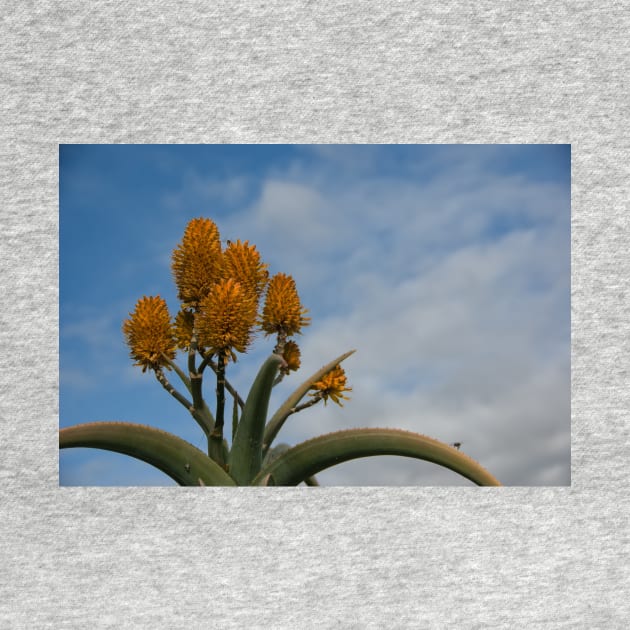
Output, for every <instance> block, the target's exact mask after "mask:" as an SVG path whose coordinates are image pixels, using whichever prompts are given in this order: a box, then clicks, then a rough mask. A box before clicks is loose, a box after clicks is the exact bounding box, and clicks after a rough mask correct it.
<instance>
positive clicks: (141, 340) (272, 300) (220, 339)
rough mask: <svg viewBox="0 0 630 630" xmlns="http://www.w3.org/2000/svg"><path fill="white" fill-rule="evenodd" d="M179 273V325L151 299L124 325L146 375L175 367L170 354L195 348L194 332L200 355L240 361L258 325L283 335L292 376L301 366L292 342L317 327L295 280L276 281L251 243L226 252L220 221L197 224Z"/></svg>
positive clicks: (188, 233) (183, 248)
mask: <svg viewBox="0 0 630 630" xmlns="http://www.w3.org/2000/svg"><path fill="white" fill-rule="evenodd" d="M171 269H172V272H173V277H174V279H175V284H176V285H177V297H178V298H179V300H180V301H181V308H180V310H179V312H178V313H177V316H176V317H175V320H174V321H173V322H171V321H170V319H169V316H168V310H167V308H166V303H165V302H164V300H162V299H161V298H159V297H158V298H143V299H142V300H140V301H139V302H138V305H137V308H136V312H135V313H133V314H132V317H131V319H130V320H128V321H125V323H124V326H123V329H124V332H125V334H126V335H127V342H128V344H129V346H130V347H131V349H132V356H133V358H134V359H135V360H136V361H137V362H138V363H137V364H138V365H142V366H143V370H146V368H147V367H152V368H155V367H157V366H160V365H168V363H165V360H164V357H163V356H162V354H164V355H166V357H168V358H169V359H172V358H174V354H175V351H176V350H177V349H181V350H184V351H185V350H188V349H190V346H191V342H192V339H193V335H196V339H197V342H198V347H199V349H200V350H202V351H206V352H209V353H211V354H220V355H222V356H223V357H229V358H231V359H233V360H236V355H235V354H234V353H235V351H236V352H245V351H246V350H247V348H248V346H249V345H250V344H251V341H252V339H253V335H254V328H255V326H256V325H257V324H258V325H259V326H260V328H262V330H263V331H264V332H265V333H266V334H268V335H270V334H277V335H278V345H277V346H276V348H277V349H278V350H277V351H278V352H282V353H283V355H284V356H285V361H286V364H287V365H286V367H285V368H284V370H285V372H288V371H289V370H297V369H298V368H299V366H300V350H299V348H298V346H297V344H296V343H295V342H293V341H287V338H288V337H291V336H293V335H295V334H298V333H300V332H301V329H302V327H303V326H307V325H308V324H309V323H310V318H309V317H306V316H305V314H306V313H307V312H308V311H307V310H306V309H305V308H304V307H303V306H302V304H301V302H300V298H299V296H298V293H297V289H296V287H295V281H294V280H293V278H292V277H291V276H289V275H286V274H283V273H279V274H277V275H275V276H274V277H273V278H271V280H270V279H269V271H268V265H267V264H265V263H263V262H262V261H261V257H260V254H259V252H258V251H257V249H256V247H255V246H254V245H250V244H249V241H244V242H241V241H240V240H238V241H236V242H230V241H228V244H227V247H226V248H225V249H224V250H222V247H221V237H220V234H219V230H218V228H217V226H216V224H215V223H214V221H212V220H211V219H206V218H203V217H199V218H195V219H192V220H191V221H190V222H189V223H188V225H187V226H186V229H185V231H184V235H183V237H182V240H181V242H180V243H179V244H178V245H177V246H176V247H175V249H174V250H173V253H172V258H171ZM265 292H266V293H265ZM263 295H265V302H264V306H263V308H262V313H261V314H260V315H259V303H260V301H261V299H262V297H263Z"/></svg>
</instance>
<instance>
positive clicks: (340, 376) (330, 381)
mask: <svg viewBox="0 0 630 630" xmlns="http://www.w3.org/2000/svg"><path fill="white" fill-rule="evenodd" d="M346 380H347V377H346V373H345V372H344V370H343V368H342V367H341V366H339V365H338V366H337V367H335V368H334V369H332V370H331V371H330V372H328V374H326V376H324V377H323V378H322V379H321V380H320V381H317V382H316V383H313V385H311V389H313V390H315V392H314V393H313V394H310V395H311V396H318V397H320V398H323V399H324V404H327V403H328V399H329V398H330V399H331V400H332V401H333V402H336V403H337V404H338V405H339V406H340V407H343V404H342V403H341V399H343V400H350V398H348V396H344V395H343V392H351V391H352V387H347V386H346Z"/></svg>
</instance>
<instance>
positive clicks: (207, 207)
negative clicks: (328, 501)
mask: <svg viewBox="0 0 630 630" xmlns="http://www.w3.org/2000/svg"><path fill="white" fill-rule="evenodd" d="M59 160H60V161H59V165H60V183H59V205H60V426H62V427H64V426H69V425H73V424H78V423H81V422H90V421H103V420H118V421H128V422H136V423H141V424H149V425H152V426H155V427H158V428H161V429H164V430H167V431H171V432H173V433H175V434H177V435H179V436H181V437H183V438H184V439H186V440H188V441H190V442H191V443H192V444H194V445H195V446H198V447H200V448H201V449H202V450H203V449H204V448H205V444H204V436H203V434H202V433H201V430H200V429H199V428H198V426H197V424H196V423H195V422H194V420H192V418H191V417H190V416H189V415H188V414H187V412H186V411H185V410H184V409H183V407H181V406H180V405H179V403H177V402H176V401H175V400H174V399H173V398H171V397H170V396H169V395H168V394H167V393H166V392H165V391H164V390H163V389H162V388H161V386H160V385H159V384H158V383H157V381H156V380H155V378H154V377H153V376H152V375H151V374H150V373H148V372H147V373H144V374H143V373H142V371H141V370H140V368H134V367H133V366H132V361H131V360H130V359H129V352H128V348H127V346H126V345H125V343H124V338H123V335H122V332H121V326H122V322H123V320H124V319H125V318H126V317H127V316H128V313H129V312H131V311H132V310H133V309H134V307H135V303H136V300H137V299H138V298H140V297H141V296H143V295H161V296H162V297H163V298H164V299H165V300H166V301H167V303H168V305H169V308H170V310H171V313H172V314H173V315H174V314H175V313H176V312H177V310H178V308H179V304H178V301H177V299H176V290H175V286H174V283H173V280H172V276H171V271H170V257H171V252H172V250H173V248H174V247H175V246H176V245H177V243H178V242H179V241H180V239H181V236H182V234H183V231H184V228H185V226H186V224H187V223H188V221H189V220H190V219H192V218H194V217H199V216H205V217H210V218H212V219H213V220H214V221H215V222H216V224H217V226H218V228H219V230H220V232H221V236H222V238H224V239H230V240H236V239H239V238H240V239H241V240H249V241H250V243H254V244H255V245H256V246H257V248H258V250H259V251H260V252H261V255H262V257H263V259H264V260H265V261H266V262H267V263H268V264H269V267H270V272H271V273H272V274H273V273H277V272H284V273H289V274H291V275H292V276H293V277H294V278H295V280H296V283H297V287H298V291H299V293H300V297H301V299H302V302H303V304H304V305H305V306H306V307H307V308H308V309H309V311H310V313H309V315H310V316H311V317H312V324H311V326H309V327H308V328H305V329H304V334H303V335H302V337H301V338H300V340H299V341H300V346H301V350H302V369H301V370H300V371H299V372H298V373H297V374H293V375H292V376H291V377H290V378H287V379H285V381H284V382H283V383H282V384H281V385H280V386H278V387H277V388H276V389H275V390H274V394H273V396H272V401H271V408H272V410H273V409H274V408H275V407H277V406H278V405H279V404H281V402H282V401H283V400H284V398H286V396H287V395H288V394H289V393H290V391H291V390H292V389H293V388H294V387H295V386H297V385H298V384H299V383H301V382H302V380H303V379H304V378H305V377H307V376H308V375H309V374H310V373H312V372H314V371H315V370H316V369H317V368H319V367H320V366H321V365H323V364H325V363H327V362H328V361H330V360H332V359H333V358H334V357H336V356H337V355H339V354H341V353H342V352H344V351H346V350H349V349H352V348H356V349H357V352H356V354H354V355H353V356H352V357H350V358H349V359H348V360H347V361H346V362H345V363H344V367H345V369H346V373H347V374H348V382H349V385H350V386H351V387H353V391H352V392H351V400H350V401H348V402H347V403H346V404H345V405H344V407H343V408H340V407H338V406H336V405H334V404H328V405H327V406H326V407H324V405H322V404H320V405H317V406H316V407H313V408H310V409H308V410H306V411H303V412H301V413H299V414H296V415H294V416H292V417H291V418H290V419H289V421H288V422H287V424H286V425H285V427H284V428H283V430H282V432H281V433H280V435H279V436H278V438H277V441H279V442H287V443H289V444H296V443H298V442H300V441H303V440H305V439H308V438H309V437H314V436H316V435H319V434H322V433H326V432H329V431H334V430H338V429H346V428H351V427H361V426H386V427H398V428H404V429H408V430H411V431H416V432H418V433H424V434H426V435H430V436H432V437H435V438H437V439H440V440H443V441H446V442H455V441H458V442H461V443H462V450H463V451H465V452H466V453H467V454H469V455H470V456H471V457H473V458H474V459H476V460H478V461H479V462H480V463H481V464H482V465H483V466H485V467H486V468H487V469H488V470H490V471H491V472H492V473H493V474H494V475H495V476H497V477H498V478H499V479H500V480H501V481H502V482H503V483H505V484H508V485H520V486H533V485H568V484H570V438H571V422H570V221H571V212H570V162H571V158H570V147H569V146H568V145H391V146H390V145H305V146H297V145H200V146H194V145H62V146H61V147H60V155H59ZM272 347H273V340H272V339H269V338H268V339H265V338H264V337H262V336H261V337H259V338H258V339H257V341H256V343H255V344H254V346H253V347H252V350H251V351H250V352H249V353H248V354H246V355H242V356H241V357H239V360H238V362H237V363H236V364H235V365H230V373H229V374H228V378H229V379H230V381H231V382H232V383H233V384H234V385H235V386H236V387H237V389H238V390H239V391H240V393H241V394H242V395H245V394H246V392H247V389H248V387H249V384H250V383H251V382H252V380H253V378H254V375H255V373H256V371H257V369H258V367H259V365H260V363H261V362H262V361H263V360H264V358H265V357H266V356H267V355H268V354H269V352H270V351H271V349H272ZM208 385H210V384H208ZM207 392H208V399H209V400H211V399H212V396H211V395H210V393H209V392H210V389H208V390H207ZM59 473H60V484H62V485H173V484H172V482H171V480H170V479H169V478H168V477H166V476H165V475H163V474H162V473H161V472H159V471H157V470H154V469H152V468H151V467H150V466H148V465H146V464H144V463H142V462H136V461H135V460H132V459H130V458H127V457H125V456H122V455H117V454H112V453H107V452H105V451H99V450H91V449H69V450H64V451H61V452H60V456H59ZM318 478H319V480H320V483H322V485H372V486H374V485H392V486H393V485H430V486H431V485H469V483H468V482H467V481H466V480H464V479H462V478H460V477H458V476H457V475H455V474H454V473H451V472H450V471H446V470H444V469H441V468H439V467H437V466H434V465H432V464H428V463H425V462H418V461H416V460H409V459H403V458H395V457H378V458H371V459H369V460H363V461H354V462H348V463H346V464H343V465H341V466H339V467H335V468H332V469H329V470H327V471H324V472H322V473H321V474H320V475H319V476H318Z"/></svg>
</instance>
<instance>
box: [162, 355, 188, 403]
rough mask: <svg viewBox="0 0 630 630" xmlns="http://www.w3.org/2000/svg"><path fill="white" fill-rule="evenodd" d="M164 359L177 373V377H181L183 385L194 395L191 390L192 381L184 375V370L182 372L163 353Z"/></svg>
mask: <svg viewBox="0 0 630 630" xmlns="http://www.w3.org/2000/svg"><path fill="white" fill-rule="evenodd" d="M162 358H163V359H164V360H165V361H166V362H167V363H168V365H169V367H170V368H171V369H172V370H174V371H175V373H176V374H177V376H179V378H180V380H181V381H182V383H184V385H185V386H186V389H187V390H188V391H189V392H190V393H192V392H191V389H190V379H189V378H188V377H187V376H186V375H185V374H184V370H182V369H181V368H180V367H179V366H178V365H177V363H175V361H172V360H171V359H169V358H168V357H167V356H166V355H165V354H164V353H162Z"/></svg>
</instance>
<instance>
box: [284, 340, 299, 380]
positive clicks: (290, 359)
mask: <svg viewBox="0 0 630 630" xmlns="http://www.w3.org/2000/svg"><path fill="white" fill-rule="evenodd" d="M282 356H283V358H284V360H285V361H286V363H287V365H286V368H284V371H285V372H286V373H287V374H288V373H289V372H297V370H299V369H300V363H301V361H300V348H299V347H298V345H297V343H295V341H287V342H286V344H285V345H284V352H283V353H282Z"/></svg>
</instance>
